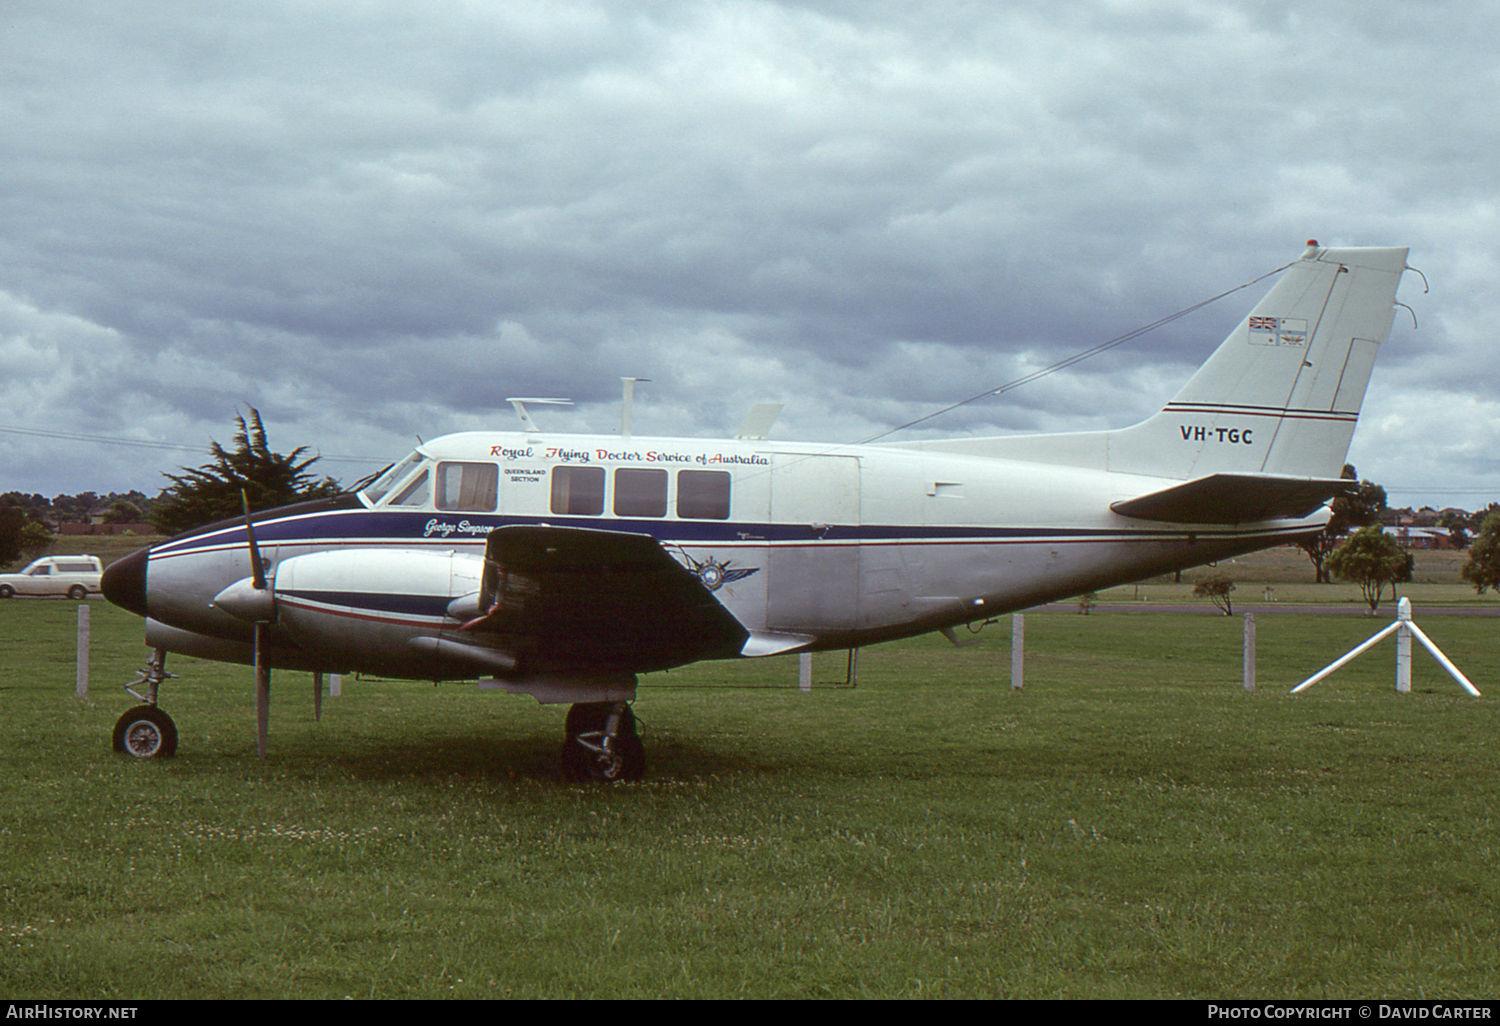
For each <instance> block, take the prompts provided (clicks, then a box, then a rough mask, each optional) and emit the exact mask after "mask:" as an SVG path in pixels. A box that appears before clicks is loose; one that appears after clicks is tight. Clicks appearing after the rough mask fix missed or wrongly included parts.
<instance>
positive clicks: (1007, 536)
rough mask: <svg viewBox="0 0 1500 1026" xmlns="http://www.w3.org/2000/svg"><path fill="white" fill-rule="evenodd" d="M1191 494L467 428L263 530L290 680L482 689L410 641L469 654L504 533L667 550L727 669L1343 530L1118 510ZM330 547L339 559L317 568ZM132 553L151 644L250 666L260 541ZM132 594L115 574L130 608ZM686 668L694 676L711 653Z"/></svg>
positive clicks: (884, 451)
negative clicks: (704, 609)
mask: <svg viewBox="0 0 1500 1026" xmlns="http://www.w3.org/2000/svg"><path fill="white" fill-rule="evenodd" d="M1173 483H1175V482H1172V481H1166V480H1160V479H1155V478H1150V477H1145V476H1142V475H1137V474H1120V473H1111V472H1107V471H1100V470H1092V471H1091V470H1080V469H1078V468H1075V467H1057V466H1051V465H1044V464H1031V463H1026V462H1023V461H1019V460H1004V459H994V458H986V457H970V456H962V455H951V454H942V453H931V452H921V451H912V450H907V449H901V448H896V447H883V446H842V447H819V446H813V445H806V444H798V443H785V442H765V441H742V440H733V441H707V440H702V439H668V438H631V439H621V438H619V437H618V436H579V435H561V436H553V435H527V434H520V433H491V432H473V433H465V434H457V435H449V436H446V437H443V438H439V439H436V440H434V441H432V442H430V443H426V444H424V445H422V446H421V447H420V448H419V449H418V450H417V451H416V452H415V453H413V454H412V455H411V456H410V457H408V458H407V459H406V460H405V461H403V463H402V464H400V465H398V466H397V467H395V468H393V469H392V470H391V471H388V472H387V473H386V474H385V475H384V476H382V478H380V479H379V480H378V481H377V482H376V483H375V484H374V485H372V486H371V487H369V488H367V489H365V490H363V491H362V492H359V493H357V494H355V495H349V496H345V497H343V498H341V499H336V500H329V501H327V502H323V503H313V504H310V505H306V506H300V507H288V508H286V509H283V510H273V511H267V512H263V513H259V514H257V515H256V516H255V517H254V521H255V534H256V538H257V541H258V543H259V546H260V550H261V552H262V554H263V556H264V558H265V561H266V563H267V565H268V566H269V567H270V568H271V573H272V575H273V578H274V580H275V589H276V592H277V605H278V613H277V617H276V620H277V622H276V623H275V624H274V625H273V628H272V631H271V636H270V641H271V645H272V653H273V654H272V663H273V665H277V666H285V667H288V668H301V669H313V670H327V671H334V672H347V671H351V670H359V671H365V672H370V673H378V674H382V675H386V676H397V677H409V678H414V679H441V678H472V677H474V676H476V674H483V673H485V672H487V671H488V672H494V673H496V674H497V675H500V676H504V675H505V674H506V672H507V665H506V663H505V661H504V658H500V657H497V658H496V660H495V661H494V662H493V664H492V665H489V666H482V665H479V664H477V663H476V662H475V661H474V659H472V658H461V659H454V658H452V657H451V653H449V654H446V655H445V653H444V652H443V651H442V648H441V646H436V645H435V644H422V643H414V639H418V638H423V637H438V638H443V637H448V638H458V639H460V640H466V639H462V638H461V636H460V635H459V634H458V633H457V631H458V628H459V627H460V625H461V616H460V615H455V611H454V610H450V608H449V607H450V606H451V605H452V604H453V603H454V601H455V600H456V599H459V598H460V597H462V596H463V595H465V594H471V593H473V592H475V591H476V590H477V589H478V588H479V578H480V575H481V574H482V569H483V568H482V563H483V557H484V553H485V545H486V539H487V537H488V536H489V535H490V532H492V531H494V530H495V529H497V528H501V527H508V526H518V525H529V526H545V527H550V528H576V529H583V530H590V531H607V532H624V533H628V534H634V535H648V536H650V537H651V538H653V539H655V540H656V541H657V542H659V543H660V544H661V545H662V547H663V548H664V549H665V550H666V551H667V552H668V553H670V554H671V555H672V557H673V558H674V559H676V560H677V561H678V562H679V563H680V564H681V565H682V566H684V567H685V568H687V569H688V570H690V571H692V572H693V573H695V574H696V575H697V576H698V579H699V580H700V581H702V583H703V584H704V586H705V587H706V588H708V590H709V591H711V592H712V593H713V595H714V597H715V598H716V599H717V600H718V602H719V603H721V604H722V605H723V607H724V608H725V609H727V610H728V611H729V613H730V614H732V615H733V617H734V618H735V620H737V621H738V622H739V623H740V624H741V625H743V627H744V628H745V630H746V632H748V635H749V637H748V638H747V640H746V641H745V643H744V644H743V645H742V646H740V647H739V648H738V650H736V651H732V652H728V651H720V652H716V653H710V654H709V657H713V656H714V655H728V656H753V655H762V654H773V653H776V652H783V651H794V650H798V649H807V650H817V649H829V648H846V647H856V646H860V645H866V644H871V643H874V642H880V641H886V640H891V639H894V638H900V637H905V636H909V635H913V634H919V633H923V632H926V631H931V630H936V629H941V628H944V627H951V626H955V625H958V624H963V623H969V622H973V621H976V620H984V619H986V618H989V617H992V616H996V615H999V614H1002V613H1005V612H1009V611H1012V610H1016V609H1022V608H1026V607H1028V606H1032V605H1036V604H1038V603H1042V602H1047V601H1052V600H1056V599H1060V598H1066V597H1069V596H1072V595H1076V594H1079V593H1081V592H1084V591H1089V590H1095V589H1099V588H1103V587H1108V586H1111V585H1114V584H1119V583H1124V582H1128V581H1132V580H1139V579H1141V578H1142V577H1147V576H1152V575H1155V574H1160V573H1167V572H1171V571H1174V570H1178V569H1185V568H1188V567H1192V566H1197V565H1201V564H1203V563H1207V562H1212V561H1215V560H1218V559H1222V558H1226V557H1228V556H1231V555H1235V554H1238V553H1241V552H1245V551H1250V550H1253V549H1257V548H1264V547H1267V546H1269V545H1273V544H1277V543H1280V542H1282V541H1285V540H1288V539H1290V538H1293V537H1296V536H1298V535H1303V534H1306V533H1309V532H1311V531H1316V530H1318V529H1320V528H1321V526H1322V524H1323V523H1324V522H1325V521H1326V516H1327V514H1326V512H1324V511H1321V510H1320V511H1319V512H1318V513H1317V514H1315V515H1313V516H1312V517H1309V518H1304V519H1299V520H1274V521H1262V522H1258V523H1249V524H1230V525H1226V524H1222V523H1220V524H1197V525H1194V524H1182V523H1160V522H1153V521H1148V520H1140V519H1136V518H1132V517H1127V516H1122V515H1120V514H1117V513H1114V512H1111V510H1110V505H1111V503H1114V502H1117V501H1121V500H1125V499H1130V498H1132V497H1134V496H1138V495H1141V494H1143V493H1146V492H1150V491H1152V490H1154V489H1157V488H1161V487H1164V486H1168V485H1171V484H1173ZM333 552H339V553H344V555H343V556H341V557H337V558H335V557H326V558H325V559H323V560H321V561H312V560H307V559H305V558H303V557H307V556H310V555H312V554H314V553H333ZM131 558H132V559H135V560H137V561H138V567H137V573H138V575H139V581H138V583H137V584H136V585H133V586H134V587H138V588H139V589H140V590H141V592H142V594H141V595H140V596H139V598H143V599H144V602H143V603H141V605H140V607H139V608H137V611H138V612H144V613H146V614H147V615H148V616H149V620H148V628H147V642H148V644H151V645H153V646H154V647H160V648H165V649H168V650H172V651H181V652H187V653H189V654H196V655H202V656H206V657H209V658H218V659H230V660H233V661H240V662H247V663H248V662H250V661H251V642H250V626H249V624H248V623H247V622H246V619H245V618H244V617H242V616H236V615H231V613H229V612H226V611H225V610H224V608H221V606H222V605H223V603H222V602H221V606H216V605H215V604H214V602H215V598H216V596H219V595H220V593H221V592H223V591H224V589H226V588H227V587H229V586H230V585H232V584H233V583H234V582H236V581H239V580H241V579H244V578H247V577H248V576H249V575H250V573H251V567H250V559H249V553H248V549H247V545H246V534H245V528H244V525H243V524H241V523H236V522H226V523H223V524H219V525H216V526H214V527H211V528H206V529H203V530H201V531H197V532H193V533H190V534H187V535H183V536H180V537H177V538H174V539H172V540H170V541H167V542H164V543H162V544H160V545H157V546H155V547H154V548H152V549H151V550H150V552H149V556H147V555H146V554H144V553H142V554H138V555H137V556H136V557H131ZM146 560H149V562H146ZM293 560H296V561H297V562H295V563H294V562H292V561H293ZM320 564H321V565H320ZM335 564H337V565H335ZM356 564H357V565H358V566H359V572H358V575H357V576H358V584H357V587H352V586H351V587H349V588H341V587H340V586H339V582H341V581H345V580H348V579H351V576H350V575H349V574H348V573H346V572H344V570H343V568H344V567H349V566H354V565H356ZM278 568H285V569H284V570H279V569H278ZM141 571H144V572H141ZM293 571H295V573H296V576H297V580H296V581H293V580H291V576H292V574H293ZM124 576H125V573H124V571H122V570H117V571H115V577H116V580H115V582H114V583H115V588H114V591H115V595H113V596H112V597H115V598H116V600H117V601H121V592H122V591H127V590H128V586H126V585H124V584H122V580H123V578H124ZM587 586H588V585H587V582H584V587H587ZM639 601H640V602H641V603H643V604H646V603H650V602H651V596H650V595H649V594H642V595H640V596H639ZM121 604H124V605H127V606H130V605H131V603H130V601H128V600H126V601H121ZM298 617H303V620H304V623H303V625H299V623H298ZM308 623H313V624H315V625H316V627H315V629H313V630H312V633H311V634H309V628H307V627H306V626H305V624H308ZM657 629H661V628H657ZM668 629H670V628H668ZM310 638H311V639H312V640H311V641H310V640H309V639H310ZM641 640H642V642H645V641H647V640H648V639H641ZM658 648H660V649H661V651H660V652H658V653H657V654H655V655H652V654H650V653H652V652H653V651H656V649H653V647H652V646H651V645H649V644H643V646H642V650H643V652H644V653H646V654H644V655H643V656H642V657H641V659H640V660H639V662H640V665H637V666H634V667H620V669H622V670H629V671H632V672H636V671H646V670H652V669H660V668H663V665H662V664H666V665H675V662H674V659H673V656H672V655H671V653H672V652H673V651H674V648H673V646H671V645H665V646H658ZM683 651H684V652H686V653H690V655H688V657H686V658H682V659H681V660H680V661H681V662H687V661H691V660H692V659H697V658H704V657H705V654H704V653H703V652H700V651H697V650H695V649H693V648H692V646H691V645H687V646H684V648H683ZM663 653H664V654H663ZM516 672H523V671H521V670H517V671H516Z"/></svg>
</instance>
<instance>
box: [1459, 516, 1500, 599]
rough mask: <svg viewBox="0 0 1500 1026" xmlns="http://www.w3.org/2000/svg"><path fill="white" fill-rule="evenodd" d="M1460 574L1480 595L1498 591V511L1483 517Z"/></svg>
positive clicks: (1499, 532) (1499, 522) (1499, 553)
mask: <svg viewBox="0 0 1500 1026" xmlns="http://www.w3.org/2000/svg"><path fill="white" fill-rule="evenodd" d="M1461 573H1462V574H1463V578H1464V580H1466V581H1468V582H1469V583H1470V584H1472V585H1474V590H1475V591H1476V592H1477V593H1479V594H1480V595H1483V594H1484V593H1485V591H1486V590H1488V589H1490V588H1494V589H1495V590H1496V591H1500V510H1497V511H1495V512H1493V513H1490V514H1488V515H1487V516H1485V518H1484V522H1483V523H1482V524H1480V525H1479V533H1478V534H1476V535H1475V536H1474V540H1473V541H1472V542H1470V543H1469V561H1468V562H1467V563H1465V564H1464V568H1463V570H1462V571H1461Z"/></svg>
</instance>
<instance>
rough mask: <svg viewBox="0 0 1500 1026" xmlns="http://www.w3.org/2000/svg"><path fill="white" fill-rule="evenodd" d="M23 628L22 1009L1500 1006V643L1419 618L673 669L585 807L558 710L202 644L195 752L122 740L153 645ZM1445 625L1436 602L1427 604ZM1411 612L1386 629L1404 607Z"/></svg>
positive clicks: (179, 685)
mask: <svg viewBox="0 0 1500 1026" xmlns="http://www.w3.org/2000/svg"><path fill="white" fill-rule="evenodd" d="M90 608H91V612H92V619H93V635H94V644H93V651H94V660H93V674H92V677H93V689H92V692H91V695H90V697H89V698H88V699H87V700H79V699H78V698H76V697H75V696H74V693H73V691H74V686H73V680H74V650H73V632H74V623H75V615H76V614H75V609H76V606H75V604H73V603H67V602H51V601H39V600H38V601H20V600H18V601H13V602H10V603H5V604H3V605H0V719H3V722H4V725H5V728H6V729H5V735H6V738H7V742H8V743H7V745H6V746H5V751H4V753H3V760H4V765H3V772H4V780H5V785H4V788H3V792H0V794H3V798H0V852H3V854H4V858H3V861H0V940H3V943H4V945H5V952H4V956H3V958H0V990H3V991H4V992H5V993H6V994H7V995H8V996H12V997H17V998H46V997H53V998H60V997H74V998H108V997H116V998H129V999H148V998H169V997H170V998H203V997H207V998H216V997H279V996H288V997H302V998H320V997H343V996H345V995H349V996H354V997H441V996H455V997H486V996H497V997H498V996H504V997H557V996H590V997H614V996H644V997H658V996H661V997H725V996H751V997H855V996H879V997H899V996H909V997H934V996H944V997H1054V996H1061V997H1206V996H1221V997H1222V996H1234V997H1293V996H1296V997H1337V996H1361V997H1375V996H1388V997H1440V996H1454V997H1459V996H1462V997H1484V996H1491V995H1493V994H1494V993H1495V992H1496V991H1497V990H1500V949H1497V941H1500V886H1497V884H1496V882H1495V880H1494V877H1493V875H1492V874H1493V866H1494V865H1495V863H1496V862H1497V857H1500V850H1497V848H1500V829H1497V828H1500V749H1497V746H1496V744H1495V743H1494V742H1495V734H1496V728H1497V716H1500V712H1497V706H1496V705H1495V704H1494V703H1495V702H1496V700H1497V698H1500V645H1497V644H1496V632H1497V629H1500V620H1497V619H1496V618H1494V617H1490V616H1484V617H1455V616H1443V617H1433V618H1432V619H1431V620H1429V621H1425V622H1424V624H1423V625H1424V627H1425V628H1426V630H1427V632H1428V633H1429V634H1430V635H1431V636H1432V637H1433V638H1434V640H1435V641H1436V642H1437V643H1438V644H1439V645H1441V646H1443V648H1444V649H1445V650H1446V651H1447V652H1448V654H1449V655H1450V656H1451V657H1453V658H1454V660H1455V661H1456V662H1457V663H1458V664H1459V666H1460V667H1461V668H1463V669H1464V670H1465V672H1466V673H1467V674H1468V675H1469V677H1470V678H1471V679H1472V680H1473V681H1474V682H1475V683H1476V684H1477V685H1478V686H1479V688H1480V689H1481V690H1484V691H1486V692H1487V695H1488V696H1489V697H1486V698H1483V699H1472V698H1469V697H1467V696H1466V695H1464V694H1463V692H1462V691H1461V690H1460V689H1459V687H1458V686H1457V685H1456V684H1454V683H1453V682H1452V681H1451V680H1450V679H1449V678H1448V677H1447V676H1446V675H1444V674H1443V673H1442V671H1441V670H1440V669H1438V668H1437V666H1436V665H1435V664H1434V663H1433V662H1432V661H1431V660H1430V659H1428V658H1427V657H1426V655H1425V654H1424V653H1420V652H1419V653H1418V655H1417V661H1416V673H1415V678H1416V679H1415V682H1414V687H1413V692H1412V693H1411V694H1408V695H1401V696H1398V695H1396V694H1395V693H1394V690H1393V687H1392V682H1393V676H1394V670H1393V662H1394V655H1393V648H1392V643H1391V642H1389V641H1387V642H1385V643H1384V644H1383V645H1382V646H1380V647H1379V648H1377V649H1376V650H1374V651H1373V652H1371V653H1369V654H1367V655H1365V656H1363V657H1362V658H1361V659H1360V660H1358V661H1356V662H1355V663H1353V664H1352V665H1351V666H1349V667H1347V668H1345V669H1344V670H1341V671H1340V672H1339V673H1338V674H1336V675H1335V676H1333V677H1332V678H1330V679H1329V680H1327V681H1324V682H1322V683H1320V684H1318V685H1317V686H1316V687H1314V688H1313V689H1311V690H1310V691H1309V692H1307V693H1305V694H1303V695H1299V696H1295V697H1292V696H1289V695H1288V694H1287V690H1288V688H1290V687H1291V686H1292V685H1293V684H1295V683H1296V682H1297V681H1299V680H1301V679H1302V678H1304V677H1306V676H1307V675H1309V674H1310V673H1312V672H1313V671H1315V670H1316V669H1318V668H1320V667H1321V666H1322V665H1324V664H1325V663H1327V662H1329V661H1331V660H1332V658H1334V657H1335V656H1336V655H1338V654H1340V653H1342V652H1343V651H1344V650H1346V649H1347V648H1349V647H1351V646H1352V645H1353V644H1355V643H1356V642H1358V641H1360V640H1362V639H1364V638H1365V637H1367V636H1368V635H1369V634H1370V633H1372V632H1373V630H1374V629H1375V628H1376V627H1377V626H1378V624H1377V623H1372V621H1371V620H1370V619H1369V618H1367V617H1365V616H1362V615H1358V613H1357V612H1353V611H1351V613H1350V614H1349V615H1319V616H1303V617H1298V616H1277V615H1262V616H1259V617H1258V618H1257V619H1258V628H1259V650H1258V663H1259V670H1260V673H1259V676H1260V686H1259V688H1258V689H1257V690H1256V691H1255V692H1254V693H1246V692H1245V691H1244V690H1243V689H1242V688H1241V687H1240V668H1241V650H1240V637H1241V631H1242V623H1241V620H1240V619H1239V618H1238V617H1235V618H1233V619H1228V618H1222V617H1213V616H1204V615H1183V614H1144V613H1096V614H1095V615H1092V616H1088V617H1083V616H1077V615H1074V614H1070V613H1039V612H1033V613H1030V614H1028V616H1027V664H1026V670H1027V676H1026V688H1025V690H1024V691H1022V692H1014V691H1012V690H1011V689H1010V688H1009V686H1008V682H1009V666H1010V657H1009V643H1008V627H1007V625H1006V624H1005V623H1001V624H997V625H995V626H992V627H990V628H989V629H988V630H987V631H986V632H985V633H984V634H983V635H982V636H983V637H985V638H986V639H987V641H986V643H985V644H984V645H982V646H979V647H977V648H966V649H961V650H960V649H954V648H952V647H950V646H949V645H948V644H947V643H946V642H945V641H942V640H941V639H919V640H917V641H913V642H907V643H901V644H896V645H887V646H877V647H874V648H870V649H866V650H864V651H863V652H862V653H861V658H860V679H859V686H858V688H857V689H852V690H851V689H848V688H841V687H836V686H834V685H833V683H832V682H834V681H841V680H842V678H843V671H844V665H843V659H842V657H841V656H835V655H825V656H820V657H818V661H817V663H816V670H817V673H816V676H817V678H818V679H819V681H820V682H825V683H820V684H819V686H818V688H817V689H816V690H814V692H812V693H811V694H802V693H799V692H798V691H797V690H796V687H795V684H796V679H797V666H796V660H795V659H791V658H788V659H776V660H761V661H753V662H737V663H719V664H701V665H698V666H695V667H690V668H688V669H686V670H682V671H675V672H673V673H670V674H659V675H653V676H651V677H648V678H645V679H644V680H643V686H642V688H641V697H640V700H639V702H638V703H637V705H636V709H637V712H638V714H639V716H640V718H641V721H642V731H643V734H644V736H645V739H646V743H647V750H648V756H649V759H650V765H649V767H648V777H647V780H646V781H644V782H642V783H640V784H631V785H619V786H615V787H612V788H601V787H596V786H592V785H589V786H584V785H575V784H569V783H564V782H563V781H562V780H561V779H560V776H559V773H558V768H557V757H556V750H557V746H558V741H559V739H560V736H561V729H562V718H563V709H562V708H561V707H548V708H539V707H538V706H536V705H535V704H534V703H533V702H532V701H531V700H530V699H521V698H515V697H510V696H503V695H497V694H478V693H475V691H474V689H473V688H472V686H464V685H443V686H441V687H433V686H432V685H420V684H411V683H383V682H375V681H365V680H348V681H346V682H345V686H344V694H343V696H342V697H340V698H337V699H329V700H327V701H326V702H325V706H324V716H323V719H322V722H321V723H319V722H315V721H314V720H313V715H312V702H311V695H310V683H309V678H308V676H307V675H305V674H291V673H283V674H280V675H278V676H277V678H276V682H275V686H274V695H273V712H272V732H271V756H270V758H269V759H268V760H267V762H266V763H265V764H264V765H262V764H260V763H258V762H257V761H256V760H255V758H254V702H253V699H252V697H251V682H250V675H249V673H248V671H247V670H245V669H244V668H239V667H226V666H219V665H216V664H211V663H203V662H197V661H194V660H188V659H179V658H175V657H174V660H173V662H172V663H171V669H173V670H174V671H175V672H178V673H180V674H182V679H180V680H174V681H169V682H168V683H167V685H166V687H165V689H164V693H163V697H162V703H163V706H164V707H165V708H167V709H168V710H169V711H170V712H171V713H172V714H173V715H174V717H175V718H176V720H177V723H178V726H179V729H180V730H181V734H182V745H181V749H180V752H179V755H178V757H177V758H176V759H173V760H169V761H163V762H148V763H140V762H134V761H128V760H125V759H122V758H118V757H116V756H114V755H113V754H112V753H111V752H110V751H109V731H110V727H111V725H112V723H113V722H114V720H115V718H116V717H117V716H118V715H119V714H120V712H122V711H123V710H124V709H125V708H126V707H127V705H128V704H129V703H130V702H131V701H132V700H131V699H129V698H128V696H126V695H125V693H124V692H123V691H121V690H119V688H118V684H120V683H123V682H124V681H126V680H128V679H130V676H131V674H132V671H133V670H134V669H135V667H136V666H137V665H138V664H139V663H140V662H141V660H142V658H143V657H144V655H145V652H146V650H145V648H144V646H143V645H142V644H141V642H140V630H141V625H140V621H139V620H138V619H137V618H136V617H134V616H131V615H130V614H128V613H125V612H123V611H120V610H117V609H114V608H113V607H110V606H108V605H106V604H104V603H101V602H93V603H90ZM1418 617H1419V620H1420V610H1419V613H1418ZM1384 619H1385V618H1384V617H1382V619H1381V621H1380V622H1382V623H1383V622H1384Z"/></svg>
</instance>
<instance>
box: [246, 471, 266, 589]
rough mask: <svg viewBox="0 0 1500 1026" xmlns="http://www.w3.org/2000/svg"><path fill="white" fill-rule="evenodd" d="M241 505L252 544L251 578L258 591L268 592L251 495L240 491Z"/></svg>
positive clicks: (247, 536) (248, 536)
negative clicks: (252, 520) (252, 522)
mask: <svg viewBox="0 0 1500 1026" xmlns="http://www.w3.org/2000/svg"><path fill="white" fill-rule="evenodd" d="M240 504H241V505H243V506H244V508H245V537H246V538H247V539H248V540H249V543H250V576H251V579H252V580H253V581H254V582H255V590H256V591H265V590H266V564H265V562H264V561H263V560H262V559H261V558H260V546H258V545H256V544H255V528H254V526H253V525H252V524H251V523H250V493H249V492H247V491H246V490H245V489H243V488H241V489H240Z"/></svg>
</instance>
